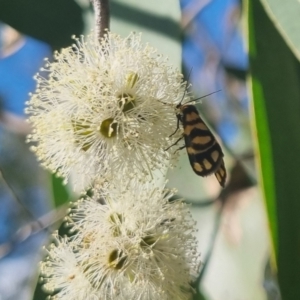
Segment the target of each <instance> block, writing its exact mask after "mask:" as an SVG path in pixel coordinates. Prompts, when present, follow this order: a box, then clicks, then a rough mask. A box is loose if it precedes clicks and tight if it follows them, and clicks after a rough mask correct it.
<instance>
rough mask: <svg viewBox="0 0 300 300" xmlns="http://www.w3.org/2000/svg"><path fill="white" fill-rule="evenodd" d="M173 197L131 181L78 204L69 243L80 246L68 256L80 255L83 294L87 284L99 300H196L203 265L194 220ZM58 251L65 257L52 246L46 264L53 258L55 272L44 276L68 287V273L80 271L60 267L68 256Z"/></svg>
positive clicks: (71, 218)
mask: <svg viewBox="0 0 300 300" xmlns="http://www.w3.org/2000/svg"><path fill="white" fill-rule="evenodd" d="M172 195H173V193H172V192H171V191H168V190H164V189H163V188H156V187H153V186H152V185H150V184H147V185H142V186H141V185H140V184H137V183H135V184H133V183H130V184H129V185H127V186H122V184H120V186H119V187H113V188H110V189H109V190H107V191H106V192H105V193H104V192H99V193H98V194H97V195H95V196H94V197H93V198H92V199H82V200H80V201H78V202H77V204H76V206H75V207H74V208H73V209H72V211H71V213H70V215H69V224H70V226H72V231H73V233H74V235H73V237H72V239H70V241H69V243H70V244H71V245H76V247H75V248H74V250H75V249H76V250H75V251H74V250H73V251H74V254H70V255H69V257H70V258H69V259H73V257H74V258H75V262H74V263H73V265H74V266H75V267H76V268H79V270H80V272H79V271H78V272H79V274H80V275H78V277H79V276H81V275H83V276H84V280H82V284H81V289H82V291H81V292H82V294H84V288H85V287H86V289H87V292H90V294H91V295H98V296H99V299H111V300H113V299H120V300H121V299H126V300H127V299H132V300H135V299H139V300H156V299H161V300H174V299H178V300H179V299H180V300H185V299H186V300H188V299H191V297H192V294H193V289H192V287H191V283H192V282H193V281H194V280H195V276H196V275H197V273H198V269H199V263H200V261H199V255H198V254H197V242H196V239H195V235H194V233H195V222H194V221H193V220H192V218H191V214H190V212H189V210H188V207H187V205H186V204H184V203H183V202H182V201H181V200H176V201H169V200H170V198H171V196H172ZM60 246H62V244H59V245H58V246H56V247H60ZM65 247H66V248H67V249H68V250H66V251H69V249H71V248H70V246H68V245H67V244H65ZM59 252H61V253H62V254H61V255H62V256H63V257H64V256H65V254H64V253H63V251H58V250H56V248H55V246H54V247H52V248H50V250H49V258H48V260H47V261H46V262H44V263H43V264H46V265H47V264H49V261H51V262H52V264H51V268H52V269H51V272H52V275H49V274H51V272H48V273H46V272H45V271H43V270H45V268H42V271H43V275H44V277H46V280H47V285H48V286H49V285H50V284H51V286H53V287H55V286H58V287H63V288H64V289H65V290H68V291H69V290H70V289H71V288H69V287H67V286H68V284H69V282H70V280H69V278H70V275H69V274H70V272H71V274H74V273H75V272H76V271H70V272H62V271H61V270H62V267H61V266H60V262H61V261H66V260H67V259H65V258H62V257H59V256H58V255H57V254H58V253H59ZM58 262H59V263H58ZM65 265H66V263H65ZM74 266H73V268H71V267H70V268H68V270H73V269H76V268H75V267H74ZM48 268H49V267H48ZM55 268H57V270H56V269H55ZM76 270H77V269H76ZM65 273H66V275H65ZM86 282H88V283H89V284H86ZM70 284H73V282H71V283H70ZM83 285H84V286H83ZM91 287H92V288H93V291H92V292H91V290H90V288H91ZM59 299H60V298H59ZM61 299H71V298H61ZM78 299H81V298H78ZM86 299H93V298H88V297H87V298H86ZM97 299H98V298H97Z"/></svg>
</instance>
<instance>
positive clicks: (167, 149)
mask: <svg viewBox="0 0 300 300" xmlns="http://www.w3.org/2000/svg"><path fill="white" fill-rule="evenodd" d="M182 139H183V136H181V137H180V138H179V139H178V140H177V141H176V142H175V143H174V144H172V145H171V146H169V147H168V148H166V149H165V151H167V150H169V149H170V148H171V147H173V146H175V145H177V144H178V143H179V142H180V141H181V140H182ZM184 147H185V146H184Z"/></svg>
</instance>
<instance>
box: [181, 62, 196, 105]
mask: <svg viewBox="0 0 300 300" xmlns="http://www.w3.org/2000/svg"><path fill="white" fill-rule="evenodd" d="M192 70H193V67H191V69H190V72H189V75H188V76H187V79H186V84H185V89H184V93H183V96H182V98H181V100H180V102H179V104H178V105H181V103H182V101H183V99H184V96H185V94H186V91H187V86H188V82H189V80H190V77H191V74H192Z"/></svg>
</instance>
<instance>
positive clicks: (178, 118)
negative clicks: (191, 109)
mask: <svg viewBox="0 0 300 300" xmlns="http://www.w3.org/2000/svg"><path fill="white" fill-rule="evenodd" d="M176 117H177V126H176V130H175V131H174V132H173V133H172V134H171V135H170V136H169V137H171V136H173V135H174V134H175V133H176V132H177V131H178V129H179V121H181V118H180V115H176ZM174 145H176V144H174ZM172 146H173V145H172Z"/></svg>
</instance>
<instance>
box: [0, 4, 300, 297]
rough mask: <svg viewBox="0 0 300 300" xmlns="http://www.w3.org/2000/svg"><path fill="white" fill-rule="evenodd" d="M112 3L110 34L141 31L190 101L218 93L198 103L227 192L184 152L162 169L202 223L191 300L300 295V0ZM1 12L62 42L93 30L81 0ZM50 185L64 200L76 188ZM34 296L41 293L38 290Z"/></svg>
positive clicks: (22, 27)
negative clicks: (187, 88) (181, 79)
mask: <svg viewBox="0 0 300 300" xmlns="http://www.w3.org/2000/svg"><path fill="white" fill-rule="evenodd" d="M110 8H111V30H112V31H114V32H117V33H119V34H121V35H122V36H127V35H128V33H129V32H130V31H137V32H140V31H141V32H143V40H144V41H145V42H149V43H150V44H151V45H152V46H154V47H156V48H157V49H158V51H159V52H161V53H163V54H164V55H166V56H168V57H169V60H170V63H171V64H173V65H174V66H176V67H177V68H182V71H183V72H184V73H185V74H188V73H189V72H190V70H192V72H191V76H190V79H189V81H190V82H191V83H192V89H191V91H192V92H193V94H194V95H195V97H199V96H203V95H205V94H208V93H211V92H214V91H217V90H221V91H220V92H218V93H216V94H214V95H211V96H209V97H207V98H205V99H203V100H202V103H200V104H199V105H198V106H197V107H198V109H199V111H200V113H201V116H202V117H203V118H204V119H205V120H206V121H207V123H208V124H209V126H210V128H211V129H212V130H214V132H215V133H216V135H217V137H218V138H219V141H221V143H222V146H223V148H224V152H225V163H226V167H227V171H228V173H229V178H228V184H227V186H226V188H225V189H223V190H221V189H220V187H219V185H218V183H217V182H216V180H215V178H214V176H211V177H208V178H200V177H198V176H196V175H195V174H194V173H193V171H192V169H191V167H190V165H189V162H188V157H187V155H186V153H185V150H182V151H181V155H180V159H179V164H178V166H177V167H176V168H175V169H173V170H169V171H168V178H169V182H168V186H170V187H176V188H177V189H178V191H179V192H178V193H179V196H182V197H184V198H185V199H186V201H187V202H189V203H191V204H192V205H191V209H192V213H193V215H194V217H195V219H196V220H197V222H198V239H199V251H200V252H201V253H202V259H203V262H204V267H203V269H202V273H201V277H200V278H199V282H198V283H199V285H200V289H199V290H198V294H196V295H195V299H207V300H209V299H210V300H221V299H222V300H224V299H228V300H234V299H237V300H253V299H255V300H264V299H268V300H280V299H287V300H293V299H295V300H299V299H300V286H299V282H300V245H299V243H300V232H299V231H300V226H299V225H300V224H299V223H300V218H299V217H298V213H299V212H300V207H299V206H300V200H299V199H300V197H299V196H300V195H299V194H300V190H299V187H298V185H297V179H298V177H299V176H298V172H297V171H298V169H299V167H300V158H299V155H298V153H299V152H300V151H299V150H300V134H299V133H300V132H299V130H298V126H297V125H298V124H299V118H300V116H299V114H300V107H299V106H300V103H299V100H300V99H299V96H300V94H299V88H298V86H299V74H300V72H299V70H300V69H299V58H300V54H299V51H300V38H299V34H298V33H299V29H300V28H299V27H300V22H299V18H298V16H299V13H300V3H299V1H296V0H288V1H280V0H261V1H259V0H248V1H239V0H181V1H174V0H164V1H158V0H153V1H139V0H111V2H110ZM81 16H83V18H82V17H81ZM0 20H1V21H2V22H5V23H7V24H9V25H11V26H12V27H14V28H15V29H17V30H19V31H20V32H21V33H24V34H27V35H30V36H33V37H35V38H38V39H41V40H42V41H45V42H47V43H48V44H50V45H51V46H52V48H53V49H60V48H61V47H65V46H67V45H69V44H70V43H71V39H70V36H71V35H72V34H76V35H78V34H80V33H81V32H85V33H87V32H89V31H90V28H92V27H93V11H92V7H91V5H90V3H89V2H88V1H87V0H78V1H77V4H76V3H75V2H73V1H71V0H64V1H60V0H51V1H49V0H38V1H36V0H26V1H18V0H0ZM59 20H64V22H63V23H61V22H60V21H59ZM58 32H60V34H57V33H58ZM245 45H246V46H245ZM247 48H248V50H247ZM248 53H249V55H248ZM0 80H1V79H0ZM52 182H53V183H52V185H53V195H54V198H55V203H56V206H57V207H59V206H60V205H62V204H63V203H65V202H66V201H68V199H69V198H72V195H69V194H70V192H69V191H68V190H67V189H66V188H65V187H63V186H62V185H61V181H60V180H58V179H55V178H53V180H52ZM257 182H258V184H257ZM276 274H278V281H279V286H280V290H281V295H280V292H279V287H278V285H277V278H276V277H277V276H276ZM34 299H35V300H39V299H45V295H43V294H42V292H41V290H40V287H38V289H37V290H36V293H35V298H34Z"/></svg>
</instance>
